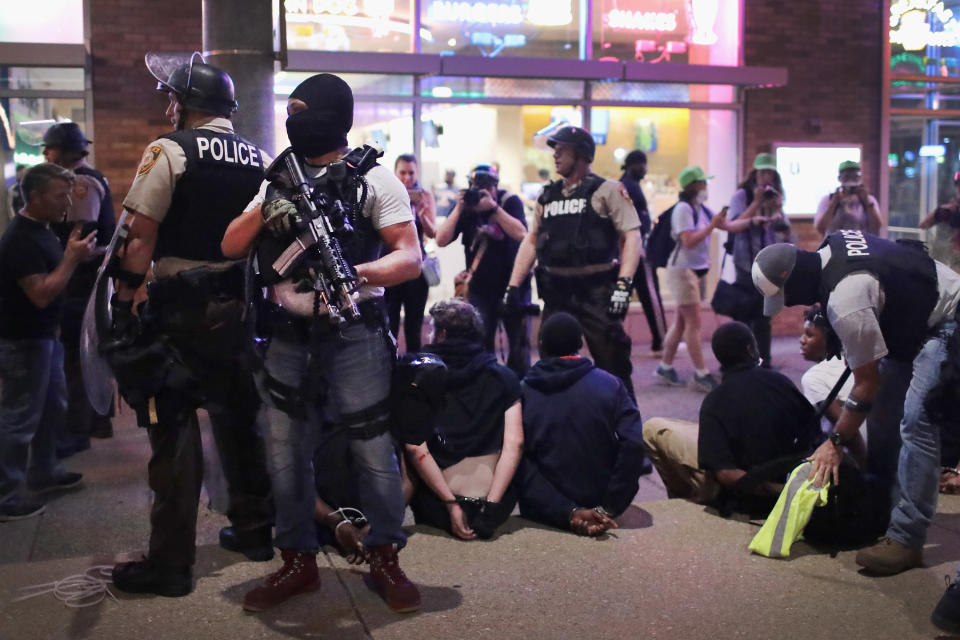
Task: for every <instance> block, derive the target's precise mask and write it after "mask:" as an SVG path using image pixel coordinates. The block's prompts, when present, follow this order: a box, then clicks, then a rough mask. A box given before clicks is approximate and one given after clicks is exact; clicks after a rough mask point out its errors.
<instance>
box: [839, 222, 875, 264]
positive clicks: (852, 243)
mask: <svg viewBox="0 0 960 640" xmlns="http://www.w3.org/2000/svg"><path fill="white" fill-rule="evenodd" d="M840 234H841V235H842V236H843V242H844V244H845V245H846V248H847V257H851V258H852V257H855V256H860V257H862V256H869V255H870V251H869V249H870V245H868V244H867V239H866V238H864V237H863V231H854V230H850V229H843V230H841V231H840Z"/></svg>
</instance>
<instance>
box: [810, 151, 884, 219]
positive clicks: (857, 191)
mask: <svg viewBox="0 0 960 640" xmlns="http://www.w3.org/2000/svg"><path fill="white" fill-rule="evenodd" d="M837 180H839V181H840V186H839V187H838V188H837V190H836V191H834V192H833V193H831V194H829V195H826V196H824V197H823V199H822V200H820V205H819V206H818V207H817V215H816V216H814V218H813V224H814V226H815V227H816V228H817V231H819V232H820V233H822V234H823V235H824V236H826V235H829V234H831V233H833V232H834V231H839V230H840V229H853V230H857V231H863V232H866V233H869V234H871V235H877V234H879V233H880V227H882V226H883V220H881V219H880V204H879V203H878V202H877V199H876V198H874V197H873V196H872V195H870V194H869V193H867V188H866V187H865V186H863V177H862V175H861V173H860V163H859V162H855V161H853V160H845V161H843V162H841V163H840V168H839V175H838V176H837Z"/></svg>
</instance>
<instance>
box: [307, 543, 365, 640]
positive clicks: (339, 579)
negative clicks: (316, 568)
mask: <svg viewBox="0 0 960 640" xmlns="http://www.w3.org/2000/svg"><path fill="white" fill-rule="evenodd" d="M320 553H322V554H323V557H324V559H326V561H327V566H329V567H330V568H331V569H333V574H334V575H335V576H337V582H339V583H340V588H341V589H343V591H344V593H346V594H347V599H349V600H350V607H351V608H352V609H353V613H354V615H355V616H356V617H357V622H359V623H360V626H361V627H363V633H364V634H365V635H366V637H367V638H369V639H370V640H374V638H373V632H372V631H371V630H370V627H369V626H368V625H367V621H366V620H364V619H363V612H361V611H360V606H359V605H358V604H357V601H356V599H355V598H354V597H353V592H352V591H351V590H350V588H349V587H348V586H347V583H346V582H344V580H343V577H342V576H341V575H340V569H338V568H337V566H336V565H335V564H333V560H331V559H330V554H329V553H327V552H326V551H324V550H323V549H321V550H320Z"/></svg>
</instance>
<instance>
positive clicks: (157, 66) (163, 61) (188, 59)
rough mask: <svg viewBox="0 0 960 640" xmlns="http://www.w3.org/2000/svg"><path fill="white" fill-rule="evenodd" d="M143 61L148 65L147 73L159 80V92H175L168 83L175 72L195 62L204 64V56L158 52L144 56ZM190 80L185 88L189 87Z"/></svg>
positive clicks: (195, 53)
mask: <svg viewBox="0 0 960 640" xmlns="http://www.w3.org/2000/svg"><path fill="white" fill-rule="evenodd" d="M143 61H144V63H145V64H146V65H147V71H149V72H150V75H152V76H153V77H154V78H156V80H157V91H173V90H174V88H173V87H171V86H170V85H169V84H168V82H169V81H170V76H171V75H172V74H173V72H174V71H176V70H177V69H179V68H180V67H182V66H183V65H191V66H192V63H193V62H195V61H196V62H203V61H204V60H203V56H201V55H200V54H199V53H197V52H195V51H194V52H192V53H191V52H186V51H179V52H172V53H166V52H156V51H148V52H147V54H146V55H145V56H143ZM189 84H190V83H189V78H188V79H187V82H186V84H185V86H189Z"/></svg>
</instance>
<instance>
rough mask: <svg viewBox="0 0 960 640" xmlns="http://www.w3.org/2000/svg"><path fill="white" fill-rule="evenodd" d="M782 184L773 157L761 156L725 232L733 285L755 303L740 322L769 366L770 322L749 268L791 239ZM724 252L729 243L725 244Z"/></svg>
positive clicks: (735, 201)
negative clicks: (773, 246) (777, 244)
mask: <svg viewBox="0 0 960 640" xmlns="http://www.w3.org/2000/svg"><path fill="white" fill-rule="evenodd" d="M783 197H784V191H783V182H782V181H781V179H780V173H779V172H778V171H777V163H776V160H775V159H774V157H773V155H772V154H769V153H761V154H759V155H757V157H756V159H755V160H754V161H753V170H752V171H751V172H750V174H749V175H748V176H747V179H746V180H744V181H743V183H742V184H741V185H740V187H739V189H737V192H736V193H734V194H733V198H731V200H730V210H729V218H730V219H729V222H728V223H727V232H728V233H730V234H732V240H733V251H732V252H731V253H732V254H733V264H734V266H735V267H736V270H737V280H736V285H737V286H738V287H739V288H740V289H742V290H743V291H746V292H749V295H750V296H751V297H752V298H753V299H754V304H753V305H751V306H750V309H749V312H748V313H745V314H744V315H743V316H741V317H739V318H734V320H739V321H740V322H743V323H744V324H746V325H747V326H749V327H750V330H751V331H753V335H754V337H756V339H757V346H758V347H759V348H760V358H761V360H762V363H761V365H762V366H764V367H769V366H770V318H767V317H766V316H764V315H763V296H761V295H759V293H758V292H757V290H756V289H755V288H754V287H753V280H752V279H751V277H750V267H751V266H752V265H753V259H754V258H755V257H756V256H757V254H758V253H759V252H760V250H761V249H763V248H764V247H766V246H767V245H770V244H773V243H775V242H778V241H779V242H783V241H784V240H786V238H789V236H790V223H789V222H788V221H787V217H786V216H785V215H784V214H783ZM778 235H781V236H784V237H783V238H782V239H781V238H778V237H777V236H778ZM726 246H727V250H728V251H729V248H730V241H729V240H728V241H727V245H726Z"/></svg>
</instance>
